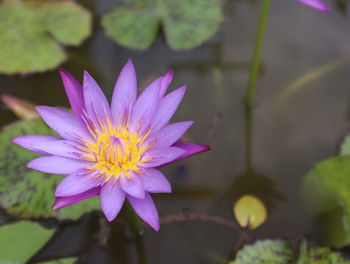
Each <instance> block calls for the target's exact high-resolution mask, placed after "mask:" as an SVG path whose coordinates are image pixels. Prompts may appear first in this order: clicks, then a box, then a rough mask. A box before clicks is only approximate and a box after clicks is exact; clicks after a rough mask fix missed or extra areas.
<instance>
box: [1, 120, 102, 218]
mask: <svg viewBox="0 0 350 264" xmlns="http://www.w3.org/2000/svg"><path fill="white" fill-rule="evenodd" d="M24 134H52V132H51V130H50V129H49V128H48V127H47V126H46V125H45V124H44V123H43V122H42V121H41V120H30V121H20V122H16V123H13V124H11V125H9V126H6V127H5V128H4V129H3V130H2V131H1V133H0V142H1V144H0V206H1V207H3V208H5V210H6V212H7V213H9V214H11V215H15V216H18V217H21V218H38V217H45V218H48V217H55V218H58V219H77V218H79V217H80V216H81V215H82V214H84V213H86V212H89V211H91V210H95V209H98V208H99V203H98V199H97V197H94V198H90V199H88V200H85V201H82V202H79V203H77V204H74V205H71V206H68V207H66V208H63V209H61V210H58V211H55V210H53V209H52V208H51V206H52V204H53V201H54V189H55V187H56V186H57V184H58V183H59V182H60V180H61V179H62V178H63V176H62V175H49V174H45V173H41V172H37V171H34V170H32V169H29V168H27V167H26V164H27V163H28V162H29V161H30V160H32V159H33V158H35V157H38V156H39V155H38V154H35V153H32V152H31V151H28V150H25V149H23V148H21V147H19V146H17V145H15V144H13V143H11V141H10V140H11V138H13V137H15V136H18V135H24Z"/></svg>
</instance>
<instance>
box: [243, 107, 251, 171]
mask: <svg viewBox="0 0 350 264" xmlns="http://www.w3.org/2000/svg"><path fill="white" fill-rule="evenodd" d="M244 122H245V124H244V126H245V172H250V171H251V170H252V167H253V163H252V148H253V145H252V143H253V142H252V140H253V138H252V137H253V109H252V107H251V106H250V105H248V104H246V105H245V107H244Z"/></svg>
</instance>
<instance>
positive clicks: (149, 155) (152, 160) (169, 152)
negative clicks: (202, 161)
mask: <svg viewBox="0 0 350 264" xmlns="http://www.w3.org/2000/svg"><path fill="white" fill-rule="evenodd" d="M184 153H185V151H184V150H183V149H180V148H174V147H165V148H157V149H151V150H148V151H147V152H146V153H145V154H144V157H143V159H144V160H148V161H147V162H144V163H139V166H141V167H144V168H150V167H158V166H161V165H163V164H164V163H170V162H173V161H174V160H175V159H176V158H177V157H179V156H180V155H183V154H184Z"/></svg>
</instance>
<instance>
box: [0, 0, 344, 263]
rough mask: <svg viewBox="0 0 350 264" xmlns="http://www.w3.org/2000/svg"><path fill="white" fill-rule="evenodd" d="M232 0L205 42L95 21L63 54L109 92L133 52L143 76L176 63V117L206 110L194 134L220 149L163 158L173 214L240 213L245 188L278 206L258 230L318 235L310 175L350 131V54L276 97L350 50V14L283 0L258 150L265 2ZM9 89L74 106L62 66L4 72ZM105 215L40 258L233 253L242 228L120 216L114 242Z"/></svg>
mask: <svg viewBox="0 0 350 264" xmlns="http://www.w3.org/2000/svg"><path fill="white" fill-rule="evenodd" d="M108 2H109V1H107V0H104V1H89V2H88V8H90V9H95V10H96V12H97V13H98V14H102V13H104V12H106V11H108V10H109V8H110V6H109V5H110V4H108ZM227 2H228V3H226V8H225V12H226V16H225V20H224V23H223V24H222V27H221V31H220V33H219V34H217V36H216V37H214V38H213V39H212V40H211V41H210V42H209V43H206V44H205V45H203V46H201V47H199V48H197V49H195V50H192V51H184V52H174V51H171V50H169V48H168V47H167V46H166V45H165V43H164V39H163V38H162V37H161V36H160V37H159V38H158V40H157V41H156V43H155V44H154V45H153V46H152V48H151V49H150V50H148V51H145V52H140V51H132V50H129V49H125V48H123V47H120V46H118V45H116V44H115V43H114V42H113V41H111V40H110V39H109V38H108V37H106V36H105V34H104V32H103V31H102V29H101V28H100V27H98V26H95V31H94V34H93V36H92V37H90V38H89V39H88V40H87V41H85V42H84V44H83V46H82V47H80V48H68V49H67V51H68V53H69V55H70V59H69V61H68V62H66V63H65V64H64V65H62V66H63V67H64V68H66V69H67V70H69V71H71V72H72V73H73V74H74V75H75V76H76V77H77V78H78V79H79V80H81V79H82V71H83V70H84V69H86V70H88V71H89V72H90V73H91V74H92V75H93V76H95V77H96V80H97V81H98V82H99V84H100V85H101V87H102V88H103V89H104V91H105V93H106V94H107V96H109V98H110V96H111V93H112V88H113V85H114V82H115V79H116V77H117V74H118V73H119V71H120V69H121V67H122V66H123V64H124V63H125V62H126V60H127V59H128V58H132V59H133V61H134V64H135V67H136V70H137V74H138V79H139V83H140V84H142V83H144V82H146V81H149V80H151V79H152V78H154V77H155V76H157V75H160V74H164V73H165V72H166V71H167V70H168V69H169V68H173V69H174V70H175V76H174V80H173V83H172V86H171V89H174V88H177V87H179V86H181V85H183V84H187V85H188V87H189V89H188V90H187V94H186V96H185V99H184V100H183V102H182V105H181V106H180V108H179V110H178V111H177V113H176V115H175V117H174V118H173V120H176V121H181V120H195V124H194V126H193V127H192V128H191V129H190V131H189V133H188V134H187V135H188V139H190V140H193V141H195V142H200V143H206V144H210V145H211V146H212V150H211V151H210V152H207V153H203V154H201V155H199V156H194V157H191V158H189V159H187V160H184V161H181V162H177V163H175V164H173V165H170V166H168V167H166V168H164V169H163V171H164V173H165V174H166V175H167V176H168V178H169V179H170V181H171V183H172V185H173V188H174V193H173V194H172V195H156V196H155V200H156V203H157V206H158V210H159V213H160V215H161V216H165V215H169V214H177V213H180V212H182V211H183V210H184V209H186V210H189V211H191V212H199V213H205V214H209V215H217V216H221V217H223V218H225V219H228V220H230V221H234V218H233V215H232V205H233V203H234V201H235V199H236V198H237V197H238V196H240V195H242V194H245V193H250V194H255V195H257V196H258V197H260V198H261V199H262V200H263V201H264V202H265V203H266V204H267V206H268V219H267V221H266V223H265V224H264V225H262V226H261V227H259V228H258V229H257V230H255V231H252V232H251V233H250V237H251V239H255V238H265V237H277V236H278V237H280V236H291V237H301V236H308V237H309V238H311V239H312V238H314V237H315V236H314V235H313V231H314V226H315V224H316V222H315V219H314V217H313V216H312V215H310V214H308V213H307V211H306V207H305V204H304V202H303V201H302V200H301V198H300V193H299V190H300V185H301V180H302V178H303V176H304V175H305V174H306V173H307V171H308V170H309V169H311V168H312V167H313V166H314V165H315V164H316V163H317V162H318V161H320V160H322V159H325V158H327V157H330V156H334V155H336V154H337V153H338V150H339V144H340V143H341V141H342V139H343V138H344V136H345V135H347V134H348V133H349V131H350V125H349V114H350V113H349V111H350V105H349V103H350V74H349V72H350V64H344V65H342V66H341V67H338V68H336V69H335V70H333V71H331V72H328V73H327V74H324V75H322V76H321V77H320V78H317V79H315V80H313V81H311V82H309V83H307V84H306V85H305V86H303V87H302V89H301V90H300V91H299V92H298V93H295V94H294V95H293V96H291V97H289V98H288V99H287V100H285V101H284V103H283V104H277V103H276V101H277V100H278V98H279V96H280V93H281V92H282V91H283V90H284V89H285V88H286V86H287V85H288V84H289V83H290V82H292V81H294V80H295V79H297V78H299V77H300V76H302V75H303V74H305V73H307V72H309V71H311V70H313V69H315V68H317V67H320V66H321V65H324V64H327V63H329V62H332V61H334V60H337V59H339V58H344V57H346V56H349V55H350V20H349V18H348V17H347V16H343V15H341V14H340V13H338V12H332V13H330V14H323V13H320V12H317V11H315V10H313V9H311V8H308V7H305V6H303V5H301V4H299V3H298V2H297V1H293V0H279V1H273V4H272V9H271V15H270V19H269V24H268V29H267V35H266V41H265V48H264V55H263V61H262V63H263V65H262V66H263V67H262V68H263V70H262V73H261V77H260V79H259V81H258V87H257V100H256V105H255V108H254V120H253V125H252V128H253V129H252V141H251V142H252V147H251V155H245V154H246V153H247V152H246V151H245V150H246V145H245V138H246V137H245V136H246V134H247V129H246V126H245V124H246V123H247V122H246V121H247V120H246V117H245V112H244V105H243V104H242V98H243V96H244V93H245V87H246V83H247V78H248V65H249V60H250V58H251V53H252V49H253V41H254V35H255V28H256V24H257V17H258V13H259V5H258V1H256V2H255V1H243V0H241V1H227ZM93 3H95V4H98V5H99V6H94V4H93ZM96 19H97V18H96ZM96 24H97V23H96ZM0 91H1V92H3V93H8V94H11V95H14V96H17V97H20V98H24V99H26V100H30V101H32V102H34V103H36V104H43V105H58V106H68V102H67V99H66V96H65V93H64V89H63V86H62V84H61V81H60V78H59V75H58V73H57V72H56V71H51V72H47V73H42V74H33V75H28V76H11V77H9V76H3V75H1V76H0ZM14 120H16V117H15V116H14V115H13V114H12V113H11V112H10V111H7V110H6V109H1V115H0V126H3V125H6V124H9V123H10V122H12V121H14ZM247 156H249V157H247ZM98 222H99V219H98V216H97V215H96V214H91V215H87V216H85V217H84V218H83V219H81V220H80V222H79V223H65V224H63V225H62V226H61V231H60V232H61V233H60V234H61V238H59V239H57V241H56V243H54V244H53V246H51V248H50V247H49V248H47V249H46V250H45V252H43V254H42V256H38V259H45V258H50V257H52V256H54V257H55V256H56V257H58V256H70V255H75V254H78V253H79V254H80V255H81V256H82V257H81V260H80V263H138V262H140V263H152V264H156V263H168V264H171V263H222V261H224V260H225V259H226V258H227V256H229V254H230V253H231V252H232V251H233V250H234V247H235V244H236V240H237V238H238V234H237V232H235V231H234V230H231V229H229V228H227V227H224V226H220V225H217V224H213V223H209V222H204V221H186V222H178V223H170V224H164V225H162V226H161V229H160V231H159V232H158V233H155V232H153V231H151V230H150V229H145V232H144V236H142V238H137V239H134V235H133V234H131V233H130V232H129V231H125V230H123V229H122V228H121V227H120V226H121V224H119V223H118V222H115V223H113V224H112V226H111V227H112V233H111V234H110V244H109V245H108V246H103V243H102V242H101V241H100V242H99V243H97V242H96V240H99V239H98V237H96V234H94V233H95V232H96V230H97V229H99V228H100V225H99V223H98ZM102 226H103V225H102ZM107 228H108V227H107ZM100 233H101V232H100ZM100 240H101V239H100ZM55 254H56V255H55Z"/></svg>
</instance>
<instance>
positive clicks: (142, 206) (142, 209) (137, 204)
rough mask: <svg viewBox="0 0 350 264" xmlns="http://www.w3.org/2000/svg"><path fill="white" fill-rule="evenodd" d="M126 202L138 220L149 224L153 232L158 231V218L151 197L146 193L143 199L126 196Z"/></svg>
mask: <svg viewBox="0 0 350 264" xmlns="http://www.w3.org/2000/svg"><path fill="white" fill-rule="evenodd" d="M128 200H129V202H130V204H131V206H132V208H134V210H135V212H136V213H137V214H138V215H139V216H140V218H141V219H142V220H143V221H145V222H146V223H147V224H149V225H150V226H151V227H152V228H153V229H154V230H155V231H158V230H159V216H158V212H157V208H156V206H155V204H154V202H153V200H152V197H151V195H149V193H146V195H145V198H144V199H138V198H135V197H132V196H128Z"/></svg>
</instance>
